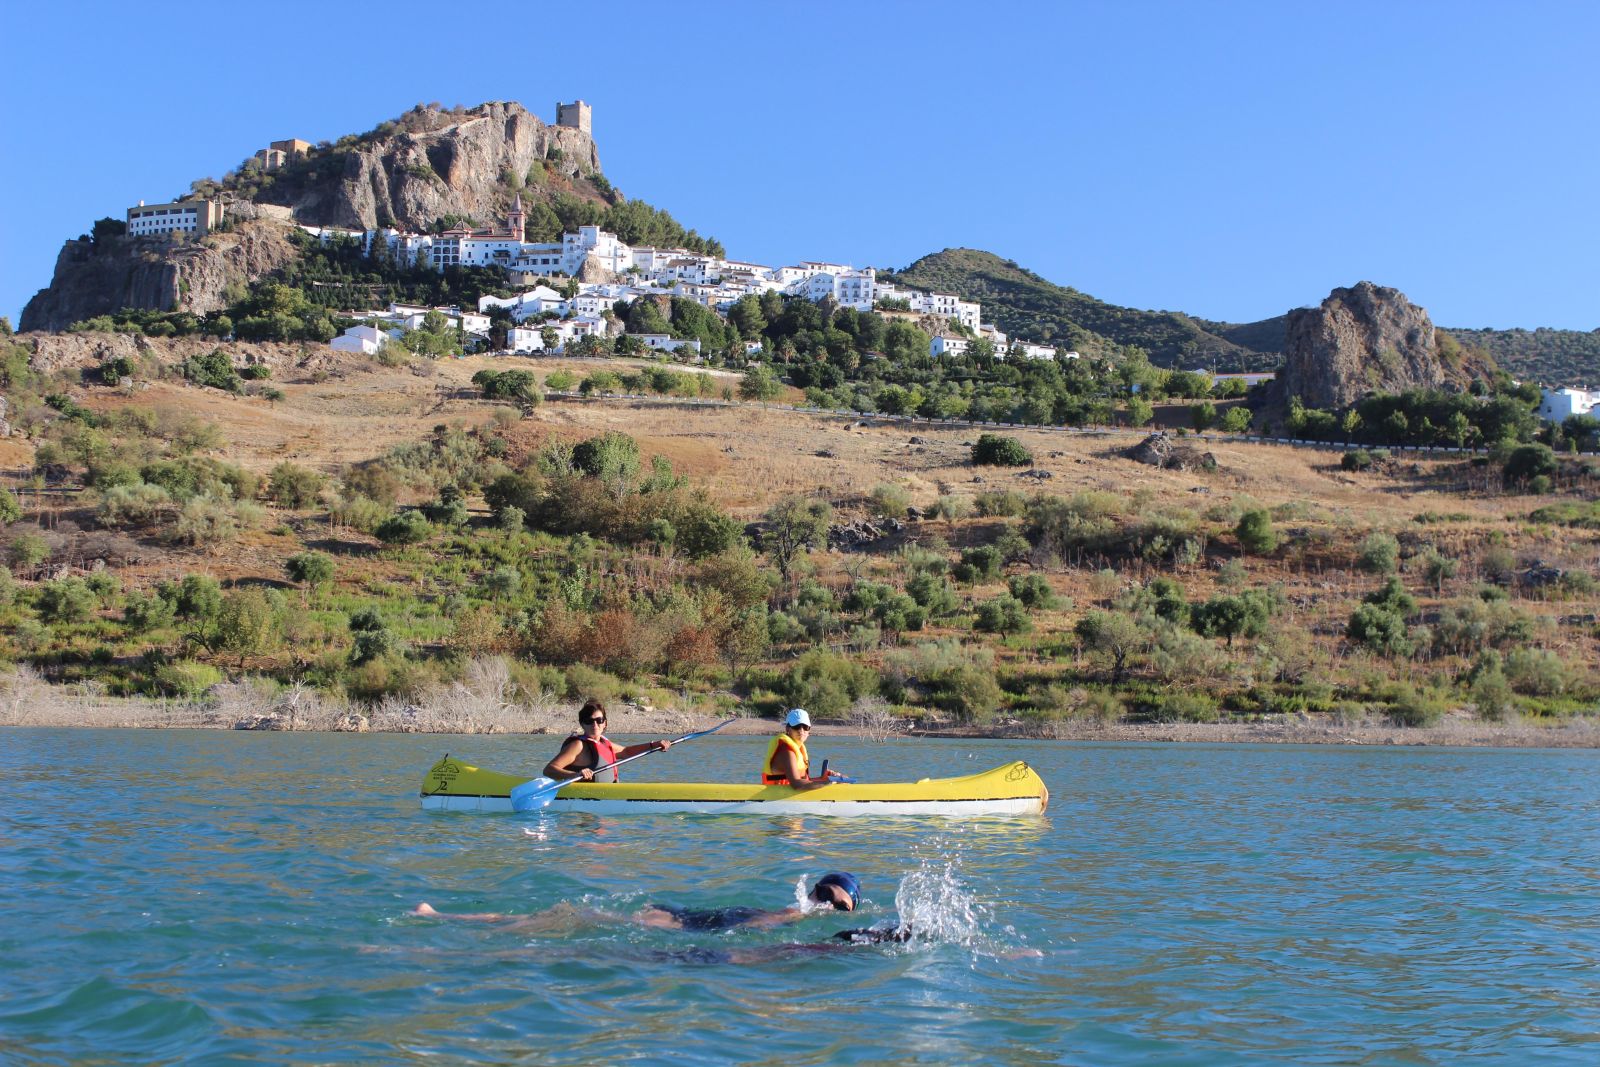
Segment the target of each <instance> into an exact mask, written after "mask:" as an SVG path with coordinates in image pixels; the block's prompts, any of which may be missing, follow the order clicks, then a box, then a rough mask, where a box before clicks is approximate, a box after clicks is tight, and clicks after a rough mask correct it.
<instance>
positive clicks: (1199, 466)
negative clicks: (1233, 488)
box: [1128, 430, 1217, 471]
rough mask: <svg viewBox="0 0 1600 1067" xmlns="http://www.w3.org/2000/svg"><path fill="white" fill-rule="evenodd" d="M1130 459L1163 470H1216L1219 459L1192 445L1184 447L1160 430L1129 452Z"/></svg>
mask: <svg viewBox="0 0 1600 1067" xmlns="http://www.w3.org/2000/svg"><path fill="white" fill-rule="evenodd" d="M1128 458H1129V459H1132V460H1137V461H1138V462H1140V463H1148V464H1149V465H1150V466H1152V467H1160V468H1161V469H1162V470H1171V471H1192V470H1206V471H1209V470H1216V468H1217V458H1216V457H1215V456H1213V455H1212V454H1211V453H1210V452H1202V451H1200V449H1198V448H1195V447H1193V446H1192V445H1182V444H1179V443H1178V442H1177V440H1175V439H1174V438H1173V437H1172V436H1171V435H1169V434H1168V433H1167V432H1166V431H1165V430H1158V431H1156V432H1155V433H1153V434H1151V435H1150V436H1149V437H1146V438H1145V439H1144V440H1143V441H1140V442H1139V443H1138V444H1136V445H1134V446H1133V447H1132V448H1130V449H1129V450H1128Z"/></svg>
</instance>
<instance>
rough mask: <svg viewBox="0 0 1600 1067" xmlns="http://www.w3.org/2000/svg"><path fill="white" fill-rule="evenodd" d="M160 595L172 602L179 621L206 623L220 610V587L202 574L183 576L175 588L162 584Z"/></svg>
mask: <svg viewBox="0 0 1600 1067" xmlns="http://www.w3.org/2000/svg"><path fill="white" fill-rule="evenodd" d="M160 593H161V596H162V597H163V598H165V599H167V600H171V601H172V604H173V607H174V609H175V610H176V611H177V614H178V618H180V619H187V620H190V621H193V622H197V623H202V624H203V623H208V622H210V621H211V620H213V619H215V618H216V617H217V612H219V611H221V610H222V586H220V585H219V584H217V580H216V579H215V578H209V577H207V576H206V575H203V574H187V575H184V578H183V581H182V582H180V583H178V585H176V586H173V585H171V584H170V583H166V584H163V585H162V587H161V590H160Z"/></svg>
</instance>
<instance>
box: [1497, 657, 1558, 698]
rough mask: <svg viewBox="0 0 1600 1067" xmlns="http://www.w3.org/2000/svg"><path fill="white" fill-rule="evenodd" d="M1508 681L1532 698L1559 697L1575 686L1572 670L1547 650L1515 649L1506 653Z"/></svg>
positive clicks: (1512, 686) (1517, 689)
mask: <svg viewBox="0 0 1600 1067" xmlns="http://www.w3.org/2000/svg"><path fill="white" fill-rule="evenodd" d="M1505 675H1506V680H1507V681H1508V682H1509V683H1510V685H1511V688H1513V689H1515V690H1516V691H1517V692H1519V693H1526V694H1528V695H1529V696H1559V695H1561V694H1562V693H1565V692H1566V691H1567V690H1568V688H1570V687H1571V685H1572V668H1571V667H1570V666H1568V665H1567V663H1566V661H1564V660H1563V659H1562V658H1561V657H1560V656H1558V655H1556V653H1554V652H1552V651H1551V650H1550V649H1547V648H1514V649H1512V650H1511V651H1510V652H1508V653H1506V660H1505Z"/></svg>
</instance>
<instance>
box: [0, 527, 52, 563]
mask: <svg viewBox="0 0 1600 1067" xmlns="http://www.w3.org/2000/svg"><path fill="white" fill-rule="evenodd" d="M6 557H7V558H8V559H9V560H10V562H11V566H12V567H14V568H16V569H17V570H28V569H30V568H32V567H37V566H38V565H39V564H41V563H43V562H45V561H46V560H48V559H49V558H50V542H48V541H46V540H45V539H44V538H43V537H41V536H40V535H38V534H36V533H24V534H18V535H17V536H16V537H13V538H12V539H11V544H10V545H8V546H7V548H6Z"/></svg>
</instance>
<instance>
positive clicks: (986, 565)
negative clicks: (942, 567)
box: [950, 545, 1005, 585]
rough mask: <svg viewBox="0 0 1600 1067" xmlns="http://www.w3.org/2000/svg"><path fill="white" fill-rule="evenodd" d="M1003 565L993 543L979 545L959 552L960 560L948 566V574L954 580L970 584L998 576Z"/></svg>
mask: <svg viewBox="0 0 1600 1067" xmlns="http://www.w3.org/2000/svg"><path fill="white" fill-rule="evenodd" d="M1004 565H1005V560H1004V559H1002V558H1001V556H1000V552H999V550H998V549H996V548H995V547H994V546H993V545H979V546H978V547H977V548H969V549H967V550H966V551H965V552H963V553H961V562H960V563H957V564H956V565H955V566H954V567H951V568H950V574H951V577H953V578H955V580H956V581H958V582H961V583H963V584H965V585H972V584H973V583H975V582H982V581H989V580H991V579H994V578H998V577H1000V571H1001V569H1002V568H1003V567H1004Z"/></svg>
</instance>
